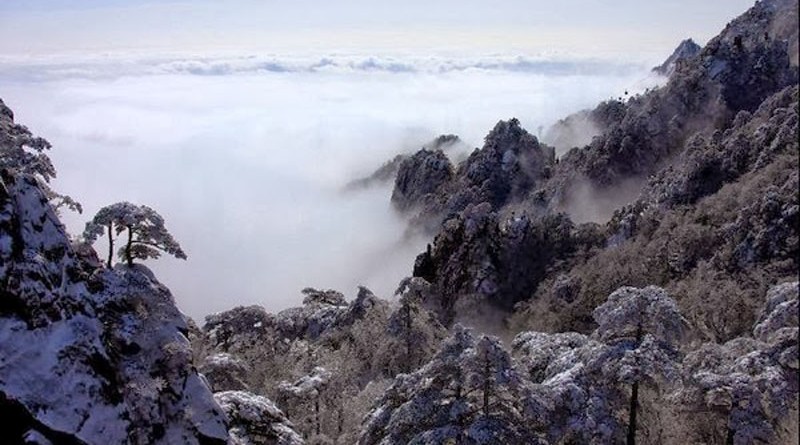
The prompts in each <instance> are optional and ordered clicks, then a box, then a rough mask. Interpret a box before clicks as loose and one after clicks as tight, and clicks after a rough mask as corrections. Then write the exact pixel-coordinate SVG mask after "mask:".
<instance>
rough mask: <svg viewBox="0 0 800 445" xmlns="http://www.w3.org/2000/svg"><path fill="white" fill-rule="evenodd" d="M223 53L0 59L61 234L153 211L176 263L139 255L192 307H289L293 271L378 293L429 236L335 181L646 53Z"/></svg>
mask: <svg viewBox="0 0 800 445" xmlns="http://www.w3.org/2000/svg"><path fill="white" fill-rule="evenodd" d="M235 60H238V62H236V63H234V62H232V61H231V60H230V59H226V60H208V59H205V60H186V59H181V60H171V61H170V60H160V61H157V63H156V62H152V61H151V62H147V63H145V62H141V61H128V62H126V63H119V62H114V63H110V64H108V63H107V64H103V63H94V64H88V63H82V62H69V61H66V62H63V63H62V62H60V63H59V64H57V65H53V64H42V63H40V62H36V63H31V62H30V61H29V62H28V63H27V64H26V63H20V62H19V61H15V62H9V61H6V62H3V63H2V64H0V81H1V82H2V85H3V87H2V89H1V90H0V95H1V96H0V97H2V98H3V99H4V100H5V101H6V103H7V104H8V105H9V106H10V107H11V108H12V109H14V111H15V112H16V119H17V121H18V122H20V123H22V124H25V125H28V126H29V127H30V128H31V129H32V130H33V131H34V133H36V134H38V135H40V136H43V137H45V138H47V139H48V140H50V141H51V142H52V144H53V147H54V148H53V151H52V152H51V153H50V155H51V158H52V159H53V161H54V163H55V165H56V168H57V170H58V178H57V180H56V181H55V183H54V186H55V188H56V189H58V190H59V191H61V192H64V193H67V194H70V195H72V196H73V197H74V198H76V199H77V200H79V201H81V202H82V203H83V205H84V208H85V213H84V215H75V214H68V213H65V215H64V219H65V221H66V223H67V225H68V229H69V230H70V232H71V233H73V234H77V233H79V232H80V231H81V230H82V229H83V223H84V222H85V221H86V220H88V219H90V218H91V216H92V215H93V214H94V212H96V211H97V210H98V209H99V208H100V207H102V206H104V205H107V204H110V203H113V202H117V201H121V200H129V201H132V202H136V203H140V204H147V205H150V206H152V207H153V208H155V209H156V210H157V211H159V212H160V213H161V214H162V215H163V216H164V217H165V219H166V222H167V227H168V229H169V230H170V231H171V232H172V233H173V234H174V235H175V237H176V238H177V239H178V240H179V241H180V242H181V244H182V245H183V247H184V249H185V250H186V252H187V254H188V255H189V260H188V261H187V262H182V261H178V260H173V259H169V258H164V259H161V260H158V261H150V262H148V266H149V267H151V268H152V269H154V270H155V271H156V273H157V274H158V276H159V278H160V279H161V280H162V281H163V282H165V284H167V285H168V286H169V287H170V288H171V289H172V291H173V293H174V294H175V297H176V300H177V302H178V305H179V307H180V308H181V309H182V310H184V311H185V312H187V313H188V314H189V315H190V316H192V317H194V318H198V319H202V318H203V317H204V316H205V315H206V314H208V313H210V312H215V311H220V310H225V309H229V308H231V307H233V306H235V305H247V304H261V305H264V306H266V307H267V308H268V309H269V310H279V309H282V308H285V307H288V306H291V305H296V304H298V303H299V302H300V301H301V299H302V297H301V294H300V290H301V289H302V288H304V287H307V286H312V287H319V288H335V289H338V290H341V291H343V292H344V293H345V294H346V295H350V296H353V295H354V294H355V286H356V285H358V284H363V285H366V286H368V287H370V288H371V289H372V290H373V291H375V292H376V293H377V294H379V295H381V296H389V295H390V294H391V293H392V291H393V290H394V288H395V286H396V285H397V282H398V281H399V280H400V279H401V278H402V277H404V276H406V275H409V274H410V273H411V270H412V267H413V260H414V257H415V255H416V253H418V252H420V251H421V250H422V249H424V246H425V243H426V242H428V240H426V239H406V238H404V235H403V234H404V228H405V221H403V219H402V218H401V217H399V216H398V215H397V214H395V213H394V211H393V210H392V209H391V208H390V206H389V196H390V194H391V191H390V189H389V188H387V187H382V188H381V187H377V188H375V187H373V188H368V189H365V190H361V191H357V192H350V193H342V192H341V189H342V186H343V185H344V184H346V183H348V182H349V181H352V180H353V179H357V178H360V177H364V176H366V175H368V174H369V173H370V172H371V171H372V170H374V169H375V168H377V167H379V166H380V165H382V164H383V162H385V161H387V160H389V159H391V158H392V157H393V156H394V155H395V154H397V153H401V152H408V151H413V150H415V149H417V148H419V147H421V146H422V144H424V143H425V142H427V141H429V140H430V139H432V138H434V137H435V136H436V135H438V134H441V133H454V134H457V135H459V136H460V138H461V139H462V140H463V141H464V142H465V143H466V144H468V145H469V146H471V147H479V146H481V145H482V140H483V137H484V135H485V134H486V133H487V132H488V131H489V129H491V128H492V127H493V125H494V124H495V123H496V122H497V120H499V119H507V118H510V117H517V118H519V119H520V121H521V122H522V124H523V125H524V126H525V127H526V128H527V129H528V130H529V131H531V133H533V134H537V133H538V132H539V131H540V130H539V128H540V127H541V128H546V127H547V126H549V125H550V124H552V123H553V122H555V121H556V120H557V119H559V118H562V117H564V116H566V115H567V114H569V113H571V112H574V111H577V110H579V109H582V108H586V107H591V106H594V105H595V104H596V103H597V102H598V101H600V100H604V99H607V98H610V97H612V96H618V95H619V94H621V92H622V91H625V90H628V91H631V92H635V91H637V90H642V89H644V88H645V87H646V86H649V84H647V83H642V82H641V79H643V78H645V77H646V72H647V68H646V67H647V66H649V65H648V64H642V65H641V66H639V65H634V64H623V65H615V64H603V63H600V62H598V61H581V60H572V61H564V60H561V61H558V63H555V62H552V63H547V61H542V60H539V61H537V62H536V63H532V62H531V63H528V62H526V60H528V59H524V58H519V57H506V58H498V57H493V58H487V59H485V60H482V59H475V58H473V59H470V60H460V61H459V60H456V61H449V62H448V61H445V62H446V63H447V64H446V65H442V63H445V62H442V61H433V62H432V61H431V60H430V59H427V60H421V59H409V60H405V59H401V58H396V57H395V58H392V59H391V60H392V62H391V64H389V63H388V62H387V61H386V60H387V59H386V58H380V57H368V58H365V57H360V58H353V57H349V58H343V57H339V58H336V57H328V58H327V59H326V57H320V58H317V59H316V60H330V62H329V63H327V65H326V66H325V67H320V68H313V67H312V68H309V67H310V66H311V65H308V64H306V65H303V64H299V63H298V62H297V61H281V60H278V61H277V62H280V63H283V64H284V65H285V66H289V67H295V68H293V69H277V68H276V69H265V68H264V65H263V63H266V62H263V60H261V59H259V61H258V63H255V62H252V60H251V61H250V62H246V61H247V60H248V59H247V58H246V57H244V58H236V59H235ZM270 60H272V59H270ZM502 60H506V62H502ZM243 61H244V62H243ZM354 61H361V62H354ZM369 61H371V62H369ZM508 61H510V62H508ZM273 62H274V60H273ZM37 63H38V65H37ZM259 64H261V65H259ZM284 65H281V66H284ZM275 66H278V65H275ZM441 66H450V67H451V69H448V70H444V69H440V68H439V67H441ZM259 67H260V68H259ZM401 68H402V69H401ZM31 73H35V75H32V74H31Z"/></svg>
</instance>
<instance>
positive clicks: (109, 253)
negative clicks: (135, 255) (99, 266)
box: [107, 224, 114, 269]
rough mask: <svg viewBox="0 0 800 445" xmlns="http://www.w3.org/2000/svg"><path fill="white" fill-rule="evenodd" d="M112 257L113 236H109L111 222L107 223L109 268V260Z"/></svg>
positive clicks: (109, 264)
mask: <svg viewBox="0 0 800 445" xmlns="http://www.w3.org/2000/svg"><path fill="white" fill-rule="evenodd" d="M113 258H114V238H113V237H112V236H111V224H109V225H108V262H107V265H108V268H109V269H111V260H112V259H113Z"/></svg>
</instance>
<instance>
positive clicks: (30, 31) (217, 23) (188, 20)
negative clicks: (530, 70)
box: [0, 0, 753, 55]
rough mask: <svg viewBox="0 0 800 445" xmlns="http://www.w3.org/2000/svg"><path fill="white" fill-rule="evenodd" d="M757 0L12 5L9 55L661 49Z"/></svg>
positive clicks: (1, 23) (4, 42) (5, 19)
mask: <svg viewBox="0 0 800 445" xmlns="http://www.w3.org/2000/svg"><path fill="white" fill-rule="evenodd" d="M752 3H753V1H752V0H703V1H700V2H697V1H689V0H668V1H641V0H614V1H612V0H589V1H578V0H559V1H553V0H550V1H539V0H511V1H503V2H489V1H486V0H458V1H456V0H442V1H432V0H405V1H402V2H398V1H395V0H392V1H388V0H346V1H327V0H293V1H285V0H282V1H276V0H196V1H192V2H187V1H153V0H138V1H135V0H81V1H74V0H3V1H2V2H0V54H5V55H25V54H48V53H63V52H67V53H96V52H113V51H129V50H141V51H145V52H151V51H166V52H168V51H192V52H203V51H228V50H234V51H235V50H270V51H278V52H280V51H296V50H308V51H313V50H324V51H331V50H354V49H355V50H359V49H363V50H368V51H373V50H376V49H377V50H380V49H383V50H400V51H402V50H409V51H420V50H430V51H432V50H456V51H463V50H482V51H504V50H505V51H538V52H546V51H563V52H581V53H585V54H589V55H591V54H593V53H598V54H601V55H603V53H609V54H617V53H621V52H625V51H631V52H637V53H663V52H664V51H665V48H672V47H674V46H675V45H676V44H677V42H678V41H680V40H681V39H683V38H685V37H689V36H691V37H694V38H696V39H697V40H699V41H700V42H701V43H702V42H705V41H706V40H707V39H708V38H710V37H712V36H713V35H714V34H716V33H717V32H719V30H720V29H721V28H722V27H723V26H724V25H725V23H727V22H728V21H729V20H730V19H731V18H733V17H735V16H736V15H738V14H740V13H741V12H743V11H744V10H746V9H747V8H748V7H749V6H750V5H752Z"/></svg>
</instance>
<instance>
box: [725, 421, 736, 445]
mask: <svg viewBox="0 0 800 445" xmlns="http://www.w3.org/2000/svg"><path fill="white" fill-rule="evenodd" d="M735 438H736V430H734V429H733V428H731V425H730V421H729V422H728V436H727V437H726V438H725V445H733V443H734V440H733V439H735Z"/></svg>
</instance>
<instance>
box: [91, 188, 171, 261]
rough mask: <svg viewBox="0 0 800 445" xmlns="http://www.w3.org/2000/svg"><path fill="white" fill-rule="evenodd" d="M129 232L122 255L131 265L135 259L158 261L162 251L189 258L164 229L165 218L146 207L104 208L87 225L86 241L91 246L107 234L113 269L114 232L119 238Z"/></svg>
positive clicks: (112, 205)
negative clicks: (153, 259)
mask: <svg viewBox="0 0 800 445" xmlns="http://www.w3.org/2000/svg"><path fill="white" fill-rule="evenodd" d="M125 231H127V234H128V238H127V242H126V243H125V245H124V246H123V247H122V248H120V250H119V252H118V255H119V257H120V259H121V260H124V261H125V262H126V263H127V264H128V265H129V266H130V265H132V264H133V260H134V259H141V260H146V259H150V258H158V257H160V256H161V252H162V251H163V252H166V253H168V254H170V255H172V256H174V257H176V258H179V259H183V260H185V259H186V253H184V251H183V249H182V248H181V246H180V244H178V242H177V241H176V240H175V238H173V237H172V235H171V234H170V233H169V232H168V231H167V229H166V227H165V226H164V218H162V217H161V215H159V214H158V212H156V211H155V210H153V209H152V208H150V207H148V206H145V205H136V204H131V203H130V202H118V203H115V204H111V205H109V206H106V207H103V208H102V209H100V210H99V211H98V212H97V214H96V215H95V216H94V218H93V219H92V220H91V221H90V222H88V223H86V229H85V230H84V232H83V238H84V239H85V240H86V242H88V243H90V244H91V243H94V242H95V241H96V240H97V239H98V238H99V237H100V236H102V235H103V234H104V233H107V234H108V260H107V265H108V267H109V268H110V267H111V260H112V258H113V256H114V233H116V235H117V236H119V235H121V234H122V233H123V232H125Z"/></svg>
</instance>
